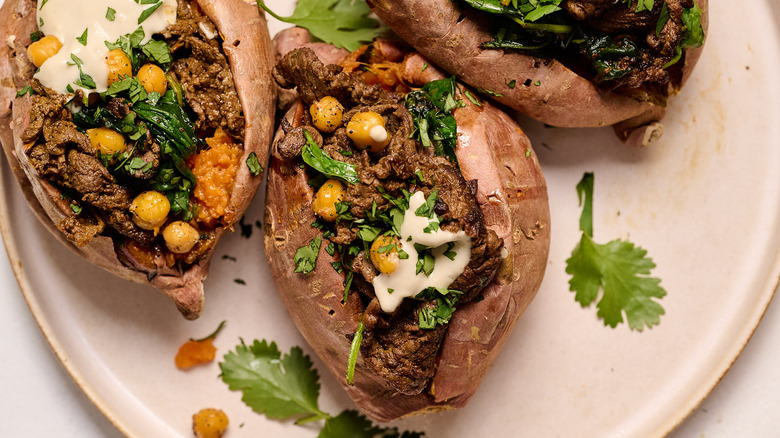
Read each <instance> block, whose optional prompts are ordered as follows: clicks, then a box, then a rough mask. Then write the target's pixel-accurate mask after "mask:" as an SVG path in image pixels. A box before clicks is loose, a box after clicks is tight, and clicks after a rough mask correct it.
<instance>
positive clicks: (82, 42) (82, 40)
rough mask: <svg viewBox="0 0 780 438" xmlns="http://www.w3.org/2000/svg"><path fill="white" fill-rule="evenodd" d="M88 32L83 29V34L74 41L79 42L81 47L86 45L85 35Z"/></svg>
mask: <svg viewBox="0 0 780 438" xmlns="http://www.w3.org/2000/svg"><path fill="white" fill-rule="evenodd" d="M88 32H89V28H87V29H84V32H83V33H82V34H81V36H80V37H78V38H76V41H78V42H80V43H81V45H82V46H86V45H87V33H88Z"/></svg>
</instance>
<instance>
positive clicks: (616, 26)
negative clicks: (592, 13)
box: [587, 0, 665, 34]
mask: <svg viewBox="0 0 780 438" xmlns="http://www.w3.org/2000/svg"><path fill="white" fill-rule="evenodd" d="M654 1H655V3H654V5H653V8H652V9H651V10H649V11H642V12H635V9H636V1H634V2H633V4H632V5H631V7H630V8H629V7H628V6H627V5H626V4H625V3H619V4H617V5H614V6H612V7H609V8H607V9H605V10H604V11H603V12H602V13H600V14H598V16H596V17H595V18H590V19H588V21H587V23H588V26H590V27H592V28H593V29H596V30H598V31H601V32H604V33H610V34H615V33H621V32H632V33H637V32H640V31H643V30H647V29H648V28H650V27H651V26H652V27H653V29H655V24H656V23H657V22H658V16H659V15H661V8H662V7H663V4H664V1H665V0H654Z"/></svg>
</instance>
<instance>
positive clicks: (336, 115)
mask: <svg viewBox="0 0 780 438" xmlns="http://www.w3.org/2000/svg"><path fill="white" fill-rule="evenodd" d="M309 113H310V114H311V118H312V121H313V122H314V127H315V128H317V129H318V130H319V131H320V132H328V133H329V132H333V131H335V130H336V128H338V127H339V126H341V125H342V121H341V117H342V116H344V107H343V106H342V105H341V104H340V103H339V101H338V100H337V99H336V98H335V97H333V96H325V97H323V98H322V99H320V100H318V101H316V102H314V103H313V104H311V107H309Z"/></svg>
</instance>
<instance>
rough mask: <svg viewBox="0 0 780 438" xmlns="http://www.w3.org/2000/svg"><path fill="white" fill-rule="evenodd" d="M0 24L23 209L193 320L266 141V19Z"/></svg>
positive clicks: (231, 0)
mask: <svg viewBox="0 0 780 438" xmlns="http://www.w3.org/2000/svg"><path fill="white" fill-rule="evenodd" d="M0 21H1V22H2V23H3V26H4V28H3V31H2V34H3V38H2V40H3V42H4V44H3V46H2V48H0V72H1V73H2V88H0V93H1V94H0V99H2V100H0V104H1V106H0V123H1V126H0V129H2V133H3V135H2V141H3V149H4V151H5V154H6V157H7V158H8V160H9V163H10V164H11V167H12V169H13V171H14V174H15V175H16V178H17V180H18V181H19V184H20V186H21V187H22V190H23V192H24V195H25V197H26V198H27V201H28V203H29V204H30V206H31V207H32V209H33V211H34V212H35V213H36V215H37V216H38V217H39V218H40V219H41V220H42V222H43V223H44V224H45V225H46V226H47V228H48V229H49V230H50V231H52V233H53V234H54V235H55V236H56V237H57V238H58V239H59V240H60V241H62V242H64V243H65V244H66V245H68V247H70V248H71V249H73V250H74V251H76V252H77V253H78V254H79V255H80V256H81V257H83V258H85V259H86V260H88V261H89V262H91V263H93V264H95V265H98V266H100V267H102V268H104V269H106V270H108V271H109V272H111V273H113V274H115V275H117V276H119V277H122V278H124V279H128V280H131V281H135V282H139V283H148V284H151V285H153V286H154V287H156V288H158V289H159V290H161V291H162V292H163V293H164V294H165V295H167V296H168V297H170V298H171V299H172V300H173V302H174V303H175V304H176V306H177V308H178V309H179V310H180V311H181V313H182V314H183V315H184V317H185V318H188V319H194V318H197V317H198V316H199V315H200V313H201V311H202V309H203V303H204V293H203V285H202V281H203V279H204V278H205V277H206V275H207V272H208V266H209V262H210V258H211V255H212V253H213V250H214V246H215V245H216V244H217V242H218V241H219V239H220V237H221V236H222V235H223V234H224V232H225V231H227V230H230V229H231V228H232V226H233V224H234V223H235V222H236V221H238V220H239V219H240V218H241V216H242V214H243V212H244V210H245V209H246V207H247V206H248V204H249V202H250V201H251V199H252V198H253V197H254V194H255V192H256V191H257V188H258V186H259V184H260V181H261V179H262V172H263V169H262V166H263V165H264V164H265V162H266V159H267V154H268V147H269V145H270V140H271V137H272V135H273V121H274V116H273V111H274V102H275V86H274V85H273V81H272V79H271V77H270V68H271V66H272V63H273V49H272V45H271V42H270V37H269V35H268V32H267V28H266V24H265V19H264V17H263V16H262V15H261V14H260V13H259V12H258V10H257V8H256V7H255V6H253V5H251V4H248V3H246V2H243V1H241V0H211V1H209V0H179V1H178V2H176V1H171V0H165V1H163V2H160V3H155V4H137V2H136V3H135V4H134V3H133V2H130V3H127V4H122V5H118V4H113V3H112V4H111V5H109V4H108V3H106V4H103V3H101V4H100V6H98V5H96V4H95V2H94V1H75V2H74V1H70V2H59V3H58V2H46V1H43V2H41V1H38V2H36V1H31V0H8V1H6V2H5V3H4V4H3V6H2V11H1V12H0ZM72 31H76V32H77V33H75V34H74V35H69V34H68V32H72ZM82 32H83V33H82Z"/></svg>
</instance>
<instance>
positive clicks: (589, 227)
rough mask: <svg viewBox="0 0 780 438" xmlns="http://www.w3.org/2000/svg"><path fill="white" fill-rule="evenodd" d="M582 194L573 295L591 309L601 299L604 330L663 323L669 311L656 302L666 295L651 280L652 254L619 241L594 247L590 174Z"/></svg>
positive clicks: (571, 263)
mask: <svg viewBox="0 0 780 438" xmlns="http://www.w3.org/2000/svg"><path fill="white" fill-rule="evenodd" d="M577 192H578V194H579V196H580V202H581V203H582V198H583V196H584V197H585V206H584V208H583V211H582V216H581V217H580V229H581V230H582V237H581V239H580V242H579V243H578V244H577V246H576V247H575V248H574V251H572V254H571V257H569V259H567V260H566V273H567V274H569V275H571V279H570V280H569V290H571V291H572V292H574V293H575V300H576V301H577V302H578V303H580V305H581V306H582V307H587V306H589V305H590V304H592V303H593V302H594V301H596V300H597V299H598V298H599V291H602V292H603V293H602V294H601V299H599V301H598V303H597V304H596V307H597V308H598V312H597V313H596V314H597V316H598V317H599V318H601V319H603V320H604V325H608V326H610V327H612V328H614V327H616V326H617V325H618V324H620V323H622V322H624V319H623V314H624V313H625V317H626V320H627V322H628V326H629V327H630V328H631V329H632V330H637V331H642V330H643V329H644V328H645V327H652V326H654V325H657V324H658V323H660V316H661V315H663V314H664V313H665V312H664V309H663V307H661V305H660V304H658V302H657V301H655V300H656V299H660V298H663V297H664V296H665V295H666V291H665V290H664V289H663V288H662V287H661V286H660V283H661V280H660V279H659V278H655V277H650V276H649V275H650V271H651V270H652V269H653V268H655V266H656V265H655V263H654V262H653V260H652V259H651V258H649V257H647V251H646V250H644V249H642V248H640V247H638V246H635V245H634V244H633V243H631V242H628V241H625V240H621V239H615V240H612V241H611V242H609V243H606V244H598V243H596V242H594V241H593V238H592V237H591V233H592V232H593V218H592V215H593V210H592V200H593V174H592V173H586V174H585V175H584V176H583V179H582V180H581V181H580V183H579V184H578V185H577Z"/></svg>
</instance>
